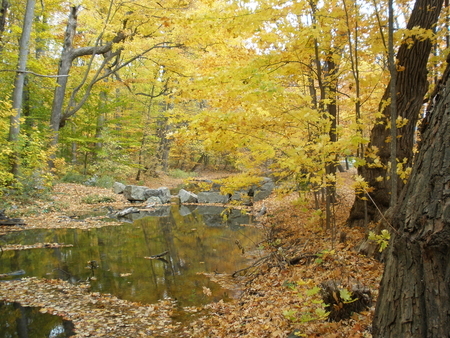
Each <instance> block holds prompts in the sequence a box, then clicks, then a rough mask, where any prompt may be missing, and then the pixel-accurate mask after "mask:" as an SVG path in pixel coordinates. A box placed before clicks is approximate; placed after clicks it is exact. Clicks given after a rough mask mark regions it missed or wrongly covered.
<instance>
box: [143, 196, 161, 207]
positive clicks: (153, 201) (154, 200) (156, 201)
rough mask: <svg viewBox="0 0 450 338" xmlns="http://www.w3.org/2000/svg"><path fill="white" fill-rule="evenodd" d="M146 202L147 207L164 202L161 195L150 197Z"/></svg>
mask: <svg viewBox="0 0 450 338" xmlns="http://www.w3.org/2000/svg"><path fill="white" fill-rule="evenodd" d="M145 203H146V207H147V208H150V207H153V206H155V205H158V204H163V203H162V202H161V199H160V198H159V197H156V196H152V197H149V198H148V199H147V200H146V201H145Z"/></svg>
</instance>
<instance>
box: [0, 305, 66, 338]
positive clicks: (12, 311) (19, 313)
mask: <svg viewBox="0 0 450 338" xmlns="http://www.w3.org/2000/svg"><path fill="white" fill-rule="evenodd" d="M0 318H1V319H0V337H1V338H16V337H17V338H24V337H26V338H42V337H49V338H65V337H71V336H74V335H75V333H74V327H73V324H72V322H70V321H67V320H63V319H62V318H61V317H58V316H53V315H50V314H47V313H40V312H39V309H38V308H31V307H23V306H21V305H20V304H18V303H5V302H0Z"/></svg>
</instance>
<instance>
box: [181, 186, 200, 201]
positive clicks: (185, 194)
mask: <svg viewBox="0 0 450 338" xmlns="http://www.w3.org/2000/svg"><path fill="white" fill-rule="evenodd" d="M178 197H179V198H180V202H181V203H197V202H198V196H197V195H196V194H194V193H192V192H190V191H186V190H184V189H180V191H179V192H178Z"/></svg>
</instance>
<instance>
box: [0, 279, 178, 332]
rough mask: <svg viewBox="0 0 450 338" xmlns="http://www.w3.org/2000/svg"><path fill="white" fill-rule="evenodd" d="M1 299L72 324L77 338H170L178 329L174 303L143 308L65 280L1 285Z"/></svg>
mask: <svg viewBox="0 0 450 338" xmlns="http://www.w3.org/2000/svg"><path fill="white" fill-rule="evenodd" d="M0 299H3V300H5V301H7V302H19V303H20V304H21V305H23V306H34V307H40V308H41V310H40V311H41V312H44V313H50V314H53V315H58V316H61V317H63V318H64V319H67V320H70V321H72V322H73V323H74V324H75V331H76V337H168V336H170V333H171V332H173V330H175V329H176V328H177V326H178V324H176V323H173V322H172V319H171V315H172V312H173V310H174V306H175V304H174V302H173V301H171V300H161V301H159V302H158V303H157V304H150V305H143V304H140V303H136V302H130V301H126V300H122V299H118V298H117V297H114V296H112V295H109V294H101V293H98V292H89V285H88V284H81V285H73V284H70V283H68V282H65V281H62V280H48V279H37V278H34V277H33V278H24V279H22V280H14V281H9V282H8V283H0Z"/></svg>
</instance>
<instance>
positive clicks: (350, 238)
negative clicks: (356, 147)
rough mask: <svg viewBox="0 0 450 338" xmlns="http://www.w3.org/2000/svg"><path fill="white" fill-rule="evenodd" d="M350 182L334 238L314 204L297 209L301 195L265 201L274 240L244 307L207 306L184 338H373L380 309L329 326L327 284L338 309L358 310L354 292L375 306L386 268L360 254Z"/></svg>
mask: <svg viewBox="0 0 450 338" xmlns="http://www.w3.org/2000/svg"><path fill="white" fill-rule="evenodd" d="M349 177H350V176H349V175H348V174H345V175H343V177H342V180H341V181H340V184H339V187H338V188H339V190H338V194H339V196H340V197H339V202H338V205H337V206H336V208H335V213H336V228H335V229H334V231H331V230H328V231H325V230H324V229H323V227H322V225H321V219H320V217H319V215H318V213H317V212H314V208H313V205H312V203H308V202H303V203H299V202H298V195H297V196H295V195H290V196H287V197H285V198H282V199H277V198H272V199H269V200H266V201H264V204H265V206H266V207H267V209H268V210H269V213H268V214H267V215H265V216H264V218H263V220H262V221H263V223H264V225H265V227H266V229H267V230H268V232H269V233H268V239H269V241H268V243H266V248H265V250H266V252H267V253H268V255H267V259H266V261H265V263H264V264H263V265H260V266H259V267H258V269H257V270H252V271H251V272H252V274H250V276H247V277H245V280H246V282H244V283H246V284H245V289H244V291H243V292H242V294H241V296H240V297H239V299H237V300H236V301H235V302H232V303H224V302H218V303H214V304H209V305H207V306H206V307H205V313H206V315H205V316H203V317H202V318H200V319H198V320H197V321H195V322H193V323H191V324H190V326H189V327H188V328H185V330H184V332H183V336H185V337H198V338H200V337H202V338H203V337H287V336H288V335H289V334H290V333H292V332H293V331H294V330H295V331H296V336H300V337H371V333H370V331H371V321H372V317H373V311H374V303H375V302H373V303H372V306H370V307H369V308H368V309H367V310H365V311H362V312H361V313H353V314H351V316H350V318H348V319H345V320H341V321H338V322H331V321H328V320H327V315H328V312H329V310H330V308H326V307H325V306H326V305H327V304H325V303H324V302H323V300H322V299H321V297H320V290H321V288H320V287H321V285H322V284H323V283H326V282H332V283H334V284H336V285H338V286H339V289H340V290H341V295H340V296H342V299H341V298H339V297H338V295H333V297H335V298H336V299H340V300H341V304H339V302H338V304H337V305H332V307H333V306H334V307H339V306H343V305H344V304H343V303H352V302H356V301H357V299H351V298H350V296H349V294H350V293H351V290H352V289H354V288H355V287H357V288H359V289H361V288H364V289H366V290H369V292H370V293H371V295H372V297H373V300H374V301H375V299H376V295H377V290H378V285H379V281H380V277H381V271H382V269H381V264H380V263H379V262H378V261H376V260H374V259H371V258H368V257H365V256H362V255H359V254H358V253H357V252H355V251H354V246H355V244H357V243H358V242H359V241H361V240H362V239H363V238H364V231H363V230H362V229H350V228H347V227H345V225H344V222H345V219H346V218H347V214H348V211H349V209H350V206H351V204H352V202H353V192H352V189H351V184H350V182H349ZM308 199H309V200H311V196H309V198H307V199H306V200H308ZM249 271H250V270H249Z"/></svg>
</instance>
